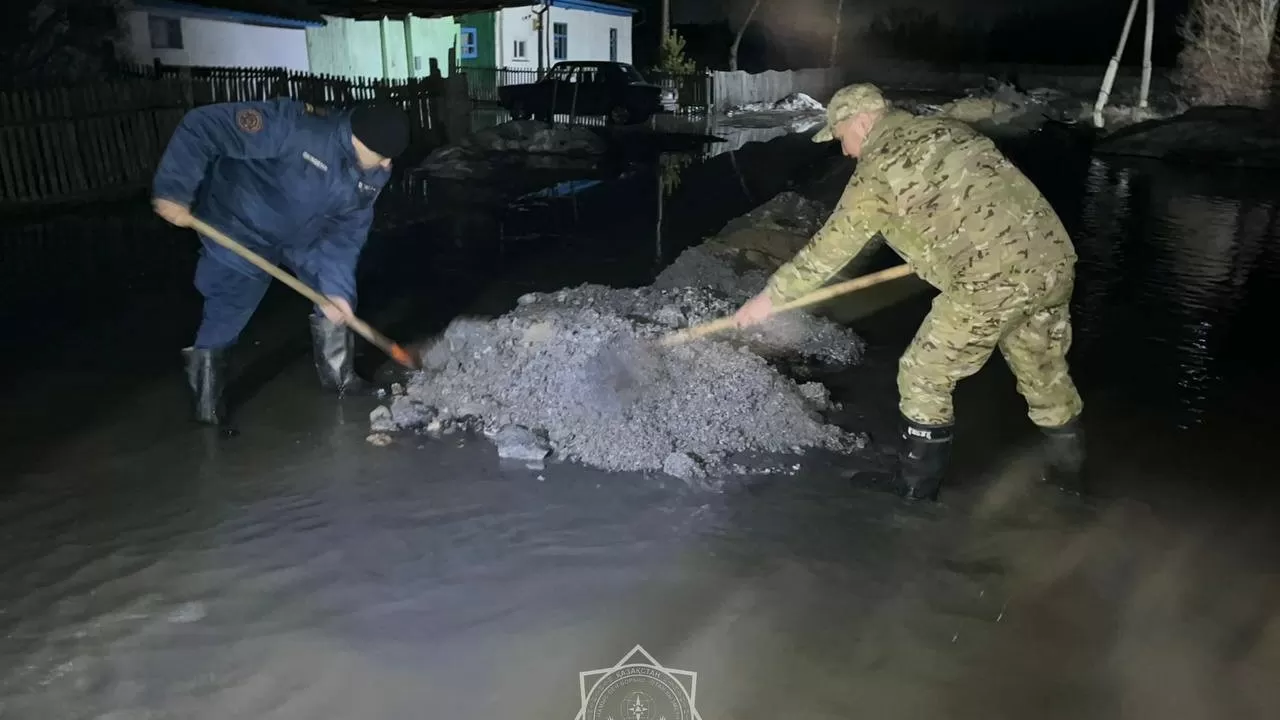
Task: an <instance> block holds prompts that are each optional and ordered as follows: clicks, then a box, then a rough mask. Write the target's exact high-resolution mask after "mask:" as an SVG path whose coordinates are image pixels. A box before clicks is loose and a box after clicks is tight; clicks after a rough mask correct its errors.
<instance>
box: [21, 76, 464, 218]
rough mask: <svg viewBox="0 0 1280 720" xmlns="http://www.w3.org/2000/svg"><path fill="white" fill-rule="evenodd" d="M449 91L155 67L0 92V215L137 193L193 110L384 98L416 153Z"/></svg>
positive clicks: (431, 83)
mask: <svg viewBox="0 0 1280 720" xmlns="http://www.w3.org/2000/svg"><path fill="white" fill-rule="evenodd" d="M450 92H451V91H450V86H449V85H448V83H447V81H446V82H442V81H440V80H438V79H437V80H432V79H414V80H403V81H384V80H367V79H353V78H338V77H326V76H322V75H308V74H304V73H292V72H287V71H283V70H279V69H267V68H245V69H241V68H163V67H161V68H134V69H131V70H129V71H127V72H125V73H123V74H122V75H120V76H119V77H116V78H114V79H111V80H109V81H106V82H103V83H100V84H96V85H92V86H87V87H62V88H45V89H39V90H21V91H14V92H0V211H9V210H14V209H19V208H30V207H38V206H45V205H51V204H60V203H67V202H72V203H75V202H92V201H99V200H111V199H116V198H119V197H122V196H127V195H131V194H136V193H138V192H139V191H142V190H145V188H146V187H147V186H148V185H149V184H150V182H151V177H152V174H153V172H154V170H155V167H156V164H157V163H158V162H159V160H160V156H161V155H162V154H163V152H164V149H165V146H166V145H167V143H168V141H169V137H170V135H172V133H173V130H174V128H176V127H177V125H178V123H179V122H180V121H181V120H182V117H183V115H184V114H185V113H186V112H187V111H188V110H190V109H191V108H193V107H197V106H200V105H206V104H210V103H218V102H243V101H255V100H268V99H271V98H275V97H280V96H286V97H292V98H295V99H298V100H302V101H304V102H310V103H314V104H317V105H325V106H338V107H340V106H345V105H350V104H352V103H355V102H358V101H361V100H369V99H375V98H376V99H386V100H392V101H394V102H397V103H398V104H400V105H401V106H402V107H404V108H405V109H406V110H407V111H408V112H409V113H410V116H411V117H412V118H413V119H414V121H415V122H414V125H415V134H414V138H413V144H414V149H415V150H421V149H423V148H425V147H429V146H431V145H434V144H436V143H439V142H440V141H441V140H442V139H443V138H442V137H441V136H442V135H443V134H444V127H445V126H446V125H447V124H448V123H450V122H451V120H450V114H449V113H446V112H445V110H446V108H445V105H446V100H447V99H448V98H449V97H450ZM461 92H462V100H463V101H465V100H466V96H465V92H466V91H465V89H462V90H461ZM459 104H461V103H459ZM466 105H468V106H469V102H467V103H466ZM468 109H469V108H468Z"/></svg>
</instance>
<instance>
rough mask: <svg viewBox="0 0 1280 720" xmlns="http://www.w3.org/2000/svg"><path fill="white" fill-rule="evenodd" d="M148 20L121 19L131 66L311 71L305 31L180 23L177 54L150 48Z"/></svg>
mask: <svg viewBox="0 0 1280 720" xmlns="http://www.w3.org/2000/svg"><path fill="white" fill-rule="evenodd" d="M158 14H162V13H158ZM148 15H149V13H147V12H145V11H142V10H131V11H129V12H128V14H127V15H126V20H127V22H128V26H129V55H130V57H131V58H132V59H133V61H134V62H137V63H141V64H144V65H149V64H151V63H153V62H155V60H156V59H157V58H159V60H160V62H162V63H164V64H165V65H189V66H196V67H282V68H288V69H289V70H296V71H299V72H307V71H308V70H309V69H310V63H309V62H308V60H307V34H306V31H305V30H300V29H299V30H295V29H291V28H274V27H261V26H258V25H244V24H241V23H234V22H224V21H222V20H208V19H205V18H192V17H184V18H181V23H182V46H183V47H182V49H181V50H172V49H157V48H153V47H151V26H150V23H149V21H148Z"/></svg>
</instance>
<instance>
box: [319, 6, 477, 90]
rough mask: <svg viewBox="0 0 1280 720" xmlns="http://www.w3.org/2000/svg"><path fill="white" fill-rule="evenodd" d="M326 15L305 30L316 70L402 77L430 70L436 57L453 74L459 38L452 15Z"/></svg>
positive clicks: (343, 74) (444, 71)
mask: <svg viewBox="0 0 1280 720" xmlns="http://www.w3.org/2000/svg"><path fill="white" fill-rule="evenodd" d="M325 21H326V22H327V24H326V25H325V27H321V28H308V29H307V31H306V32H307V56H308V59H309V61H310V64H311V72H313V73H316V74H320V75H337V76H340V77H351V78H382V79H386V80H393V79H395V80H402V79H405V78H408V77H426V76H427V75H429V74H430V73H431V60H432V59H433V58H434V59H436V60H437V62H438V64H439V68H440V74H441V75H444V76H448V75H449V69H450V68H449V54H450V52H451V51H452V50H453V49H454V46H455V44H456V43H457V38H458V31H457V24H456V23H455V22H454V20H453V18H448V17H446V18H429V19H428V18H417V17H410V18H408V19H407V21H400V20H388V19H385V18H384V19H382V20H352V19H349V18H339V17H328V16H326V17H325ZM415 58H416V59H417V62H416V63H415V61H414V60H415Z"/></svg>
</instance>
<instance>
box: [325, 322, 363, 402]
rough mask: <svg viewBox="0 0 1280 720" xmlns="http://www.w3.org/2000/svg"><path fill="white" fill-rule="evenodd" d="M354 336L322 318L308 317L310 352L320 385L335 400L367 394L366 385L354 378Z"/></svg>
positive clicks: (345, 329) (342, 327) (340, 326)
mask: <svg viewBox="0 0 1280 720" xmlns="http://www.w3.org/2000/svg"><path fill="white" fill-rule="evenodd" d="M355 347H356V343H355V336H353V335H352V334H351V331H350V330H348V329H347V328H346V327H345V326H343V325H339V324H337V323H335V322H332V321H330V320H329V318H326V317H325V316H324V315H312V316H311V351H312V357H313V358H314V360H315V364H316V373H317V374H318V375H319V376H320V385H321V387H323V388H325V389H326V390H333V391H336V392H337V393H338V396H339V397H343V396H346V395H364V394H367V393H368V391H369V389H370V385H369V384H368V383H366V382H365V381H364V380H362V379H361V378H360V376H359V375H356V371H355Z"/></svg>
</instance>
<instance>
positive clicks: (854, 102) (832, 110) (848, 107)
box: [813, 83, 888, 143]
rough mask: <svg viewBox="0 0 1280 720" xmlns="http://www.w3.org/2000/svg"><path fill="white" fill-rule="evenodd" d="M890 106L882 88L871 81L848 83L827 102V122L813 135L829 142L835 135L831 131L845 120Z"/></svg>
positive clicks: (821, 140) (814, 137) (816, 139)
mask: <svg viewBox="0 0 1280 720" xmlns="http://www.w3.org/2000/svg"><path fill="white" fill-rule="evenodd" d="M886 107H888V103H886V102H885V100H884V95H883V94H882V93H881V92H880V88H878V87H876V86H875V85H872V84H870V83H858V84H856V85H846V86H844V87H842V88H840V89H839V90H837V91H836V94H835V95H832V96H831V102H829V103H827V124H826V125H824V126H823V128H822V129H821V130H819V131H818V133H817V134H816V135H814V136H813V141H814V142H816V143H821V142H829V141H831V140H834V139H835V137H834V136H833V135H832V134H831V131H832V130H833V129H834V128H835V126H836V125H838V124H840V122H841V121H843V120H848V119H849V118H851V117H853V116H854V115H858V114H860V113H867V112H880V111H881V110H884V109H885V108H886Z"/></svg>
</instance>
